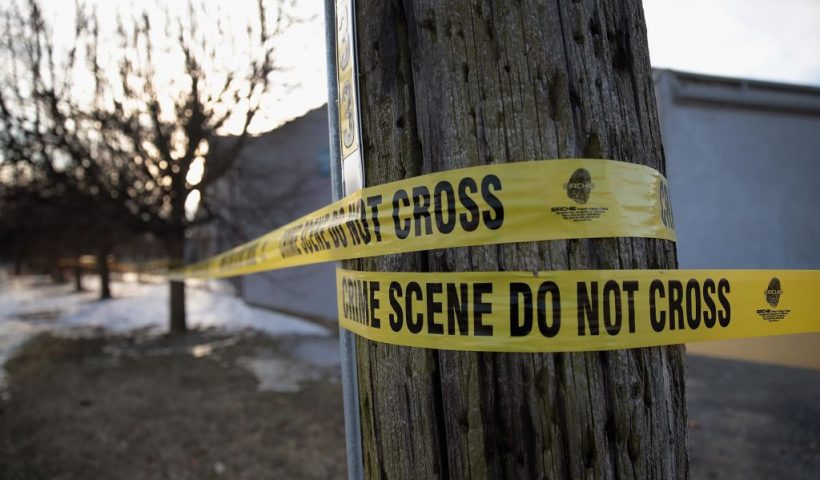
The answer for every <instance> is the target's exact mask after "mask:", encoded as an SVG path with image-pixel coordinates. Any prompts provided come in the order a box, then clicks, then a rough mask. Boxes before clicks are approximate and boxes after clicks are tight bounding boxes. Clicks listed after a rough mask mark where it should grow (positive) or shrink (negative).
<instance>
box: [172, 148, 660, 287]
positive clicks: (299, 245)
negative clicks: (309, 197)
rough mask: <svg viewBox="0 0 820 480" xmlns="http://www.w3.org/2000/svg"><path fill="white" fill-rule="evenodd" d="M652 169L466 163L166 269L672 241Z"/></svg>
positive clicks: (217, 270) (182, 273)
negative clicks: (536, 244) (604, 241)
mask: <svg viewBox="0 0 820 480" xmlns="http://www.w3.org/2000/svg"><path fill="white" fill-rule="evenodd" d="M667 192H668V188H667V181H666V178H664V177H663V175H661V174H660V172H658V171H657V170H655V169H652V168H650V167H646V166H642V165H635V164H630V163H624V162H618V161H614V160H603V159H562V160H549V161H543V160H542V161H531V162H518V163H508V164H496V165H484V166H476V167H467V168H461V169H456V170H450V171H446V172H439V173H433V174H428V175H422V176H418V177H414V178H410V179H407V180H401V181H398V182H392V183H386V184H383V185H378V186H374V187H368V188H364V189H361V190H358V191H357V192H355V193H353V194H351V195H348V196H347V197H345V198H343V199H342V200H339V201H337V202H335V203H332V204H330V205H328V206H326V207H324V208H321V209H319V210H316V211H314V212H313V213H310V214H308V215H305V216H303V217H302V218H299V219H297V220H295V221H293V222H291V223H288V224H287V225H284V226H283V227H281V228H278V229H276V230H274V231H272V232H270V233H268V234H266V235H263V236H262V237H260V238H257V239H256V240H253V241H251V242H249V243H246V244H244V245H240V246H238V247H236V248H234V249H232V250H229V251H227V252H225V253H223V254H220V255H216V256H214V257H211V258H208V259H206V260H203V261H201V262H198V263H194V264H192V265H188V266H184V267H181V268H178V269H174V270H171V271H170V272H168V274H167V275H168V276H169V277H171V278H204V277H207V278H217V277H229V276H235V275H244V274H248V273H254V272H260V271H264V270H274V269H279V268H286V267H293V266H299V265H308V264H312V263H318V262H327V261H336V260H346V259H351V258H361V257H371V256H377V255H386V254H392V253H404V252H414V251H419V250H428V249H435V248H451V247H464V246H471V245H486V244H495V243H514V242H526V241H538V240H557V239H568V238H602V237H648V238H659V239H665V240H673V241H674V240H675V231H674V223H673V220H672V214H671V208H670V206H669V197H668V193H667Z"/></svg>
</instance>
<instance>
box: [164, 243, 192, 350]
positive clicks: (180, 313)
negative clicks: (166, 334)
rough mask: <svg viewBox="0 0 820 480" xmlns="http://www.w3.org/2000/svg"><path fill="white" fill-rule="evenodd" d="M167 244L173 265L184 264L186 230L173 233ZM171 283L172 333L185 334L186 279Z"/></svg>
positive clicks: (170, 312) (170, 326)
mask: <svg viewBox="0 0 820 480" xmlns="http://www.w3.org/2000/svg"><path fill="white" fill-rule="evenodd" d="M167 245H168V247H167V248H168V257H169V259H170V261H171V265H172V266H173V265H182V264H183V263H184V260H185V232H184V231H181V232H175V233H173V234H172V235H171V237H170V238H169V239H168V242H167ZM169 284H170V287H169V298H170V304H169V314H170V317H169V328H170V331H171V333H172V334H183V333H185V332H187V331H188V324H187V321H186V318H185V281H184V280H171V281H170V282H169Z"/></svg>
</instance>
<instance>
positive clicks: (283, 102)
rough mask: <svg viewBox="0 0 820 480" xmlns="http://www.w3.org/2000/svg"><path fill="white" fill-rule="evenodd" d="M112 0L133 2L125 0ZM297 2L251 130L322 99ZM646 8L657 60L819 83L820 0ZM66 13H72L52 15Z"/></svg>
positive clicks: (319, 18) (320, 68)
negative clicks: (280, 74)
mask: <svg viewBox="0 0 820 480" xmlns="http://www.w3.org/2000/svg"><path fill="white" fill-rule="evenodd" d="M0 1H3V0H0ZM157 1H158V2H159V3H162V0H157ZM214 1H217V2H219V1H221V0H214ZM91 3H100V4H110V3H112V2H111V0H91ZM113 3H114V4H115V5H116V4H119V5H130V4H136V5H139V2H136V3H132V2H131V0H115V1H114V2H113ZM253 3H254V2H250V1H248V0H244V1H233V2H232V6H231V8H232V9H234V10H240V11H241V10H242V9H243V8H253ZM61 4H62V2H54V3H49V6H50V7H52V8H55V5H61ZM246 4H247V5H246ZM297 5H298V8H299V14H300V16H302V17H303V18H309V17H313V20H312V21H309V22H306V23H305V24H302V25H300V26H299V27H298V28H296V29H294V30H293V31H292V32H289V33H288V34H287V35H286V36H285V37H284V38H282V41H281V42H280V49H279V50H278V52H277V54H278V59H279V62H280V64H281V65H283V66H286V67H287V68H288V76H289V81H290V82H293V83H298V84H299V86H298V87H296V88H295V89H293V90H291V91H289V92H288V93H285V92H283V91H280V92H279V95H278V98H277V99H276V103H275V105H274V104H270V105H267V107H268V108H266V109H265V110H264V111H263V112H262V117H264V118H260V119H259V120H260V121H259V123H257V125H256V126H255V127H256V128H255V130H257V131H266V130H268V129H270V128H273V127H275V126H276V125H278V124H281V123H282V122H283V121H286V120H287V119H290V118H293V117H295V116H299V115H301V114H303V113H304V112H306V111H307V110H309V109H311V108H315V107H317V106H319V105H321V104H323V103H324V102H325V101H326V99H327V84H326V77H325V54H324V25H323V21H324V14H323V5H324V2H323V0H299V1H298V2H297ZM56 8H60V9H62V7H56ZM644 10H645V12H646V19H647V30H648V32H649V50H650V55H651V59H652V63H653V65H654V66H656V67H663V68H672V69H677V70H685V71H693V72H698V73H706V74H712V75H723V76H733V77H745V78H755V79H765V80H773V81H780V82H789V83H798V84H807V85H815V86H820V0H644ZM52 13H54V12H52ZM66 17H68V18H69V19H70V18H71V17H70V16H68V15H65V14H64V13H63V14H61V15H58V16H57V18H58V19H59V18H66Z"/></svg>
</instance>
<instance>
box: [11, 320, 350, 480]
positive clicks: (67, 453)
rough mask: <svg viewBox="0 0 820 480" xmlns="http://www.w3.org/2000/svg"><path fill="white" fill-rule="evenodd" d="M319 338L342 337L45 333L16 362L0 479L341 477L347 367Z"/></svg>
mask: <svg viewBox="0 0 820 480" xmlns="http://www.w3.org/2000/svg"><path fill="white" fill-rule="evenodd" d="M311 341H313V342H331V343H333V342H338V340H337V339H336V338H334V337H328V338H324V339H318V340H315V339H314V340H311V339H307V340H305V339H302V338H293V339H288V338H284V339H282V338H280V339H271V338H269V337H266V336H264V335H259V334H246V335H240V336H238V337H237V336H234V337H227V336H225V334H218V333H213V332H194V333H192V334H190V335H188V336H186V337H184V338H179V337H177V338H170V337H147V336H146V337H140V336H139V335H136V336H133V335H129V336H120V337H103V336H90V337H88V338H80V339H76V338H75V339H65V338H57V337H54V336H50V335H47V334H46V335H41V336H39V337H37V338H36V339H34V340H33V341H32V342H30V343H29V344H28V346H27V347H26V348H25V349H24V350H23V351H22V353H21V354H20V355H18V356H17V357H16V358H14V359H12V360H11V361H10V362H8V363H7V364H6V369H7V370H8V373H9V385H10V389H9V395H7V398H6V399H5V400H3V401H1V402H0V478H2V479H9V480H11V479H26V480H34V479H46V478H47V479H84V480H85V479H129V480H139V479H216V478H231V479H261V478H288V479H312V478H322V479H324V478H343V477H344V476H345V474H346V464H345V447H344V422H343V416H342V393H341V385H340V383H339V372H338V365H334V363H333V362H332V361H329V362H327V363H326V364H319V365H316V364H313V365H308V364H306V363H305V362H304V361H303V360H302V359H300V357H299V351H300V345H302V343H301V342H311ZM305 345H307V347H310V348H307V350H306V351H308V350H311V349H312V350H317V349H316V348H312V347H311V344H305ZM314 346H315V345H314ZM321 348H323V347H321V345H320V348H319V350H321ZM303 350H304V349H303ZM309 353H310V355H303V357H308V356H310V357H316V355H315V352H309ZM332 354H333V352H332V351H331V354H330V355H331V356H332ZM335 355H338V352H336V353H335ZM318 358H319V359H321V355H319V356H318ZM260 366H261V367H262V368H261V369H263V370H266V371H267V372H268V373H270V372H273V373H274V374H277V372H278V374H279V377H278V378H273V379H265V378H261V379H258V378H257V377H256V376H255V375H254V374H253V373H252V371H253V370H254V369H255V368H257V369H260ZM299 371H302V372H309V373H306V374H304V375H298V374H294V373H293V372H297V373H298V372H299ZM310 372H312V373H310ZM260 386H262V387H266V386H267V387H273V388H274V390H276V389H277V388H278V389H279V390H280V391H260V389H259V387H260ZM282 390H284V391H282Z"/></svg>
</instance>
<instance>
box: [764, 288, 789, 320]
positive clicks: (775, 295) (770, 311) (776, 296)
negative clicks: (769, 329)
mask: <svg viewBox="0 0 820 480" xmlns="http://www.w3.org/2000/svg"><path fill="white" fill-rule="evenodd" d="M781 296H783V287H782V286H781V285H780V279H779V278H777V277H772V279H771V280H769V285H768V286H767V287H766V291H765V292H763V297H764V299H765V300H766V303H768V304H769V306H770V307H771V308H764V309H760V310H757V314H758V315H759V316H760V318H762V319H763V320H766V321H767V322H779V321H780V320H783V319H784V318H786V315H788V314H789V312H790V311H791V310H784V309H779V310H778V309H777V306H778V305H779V304H780V297H781Z"/></svg>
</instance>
